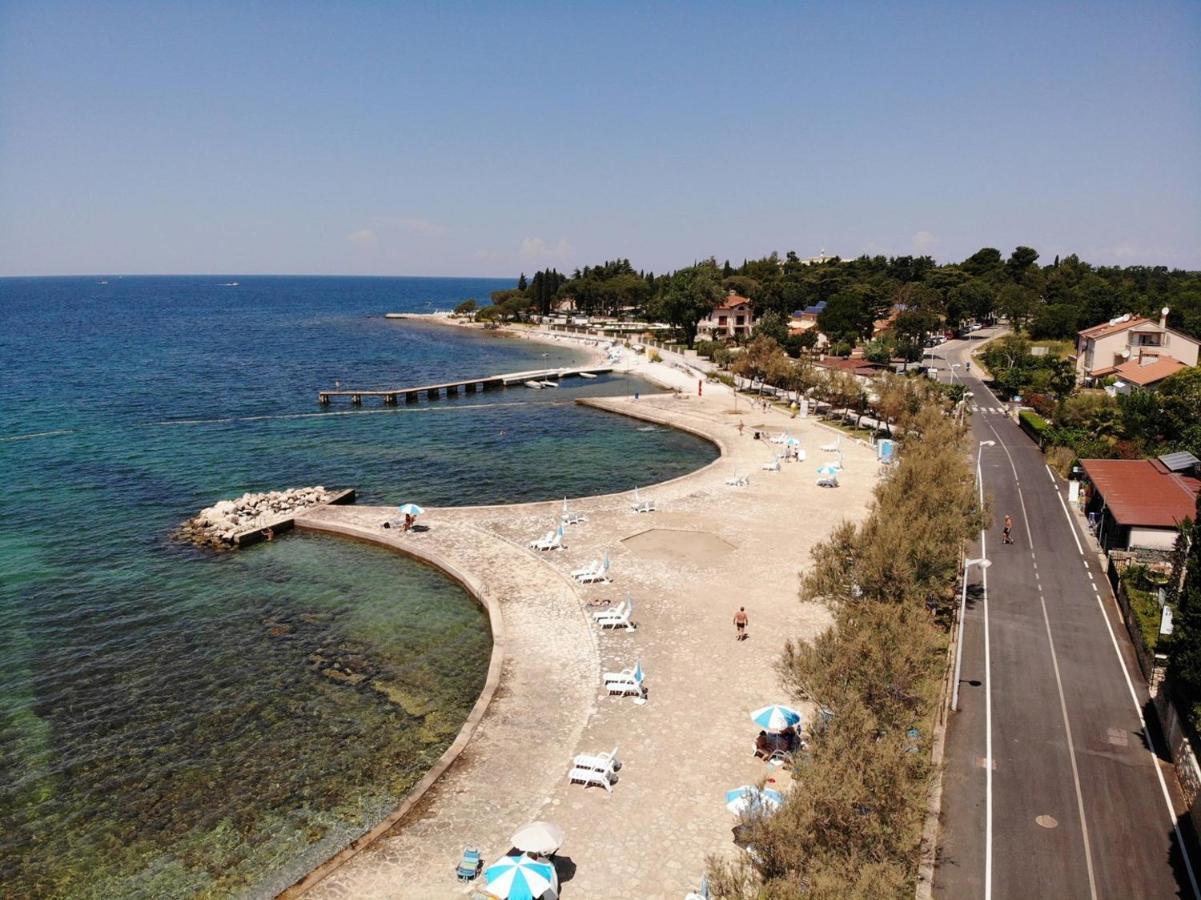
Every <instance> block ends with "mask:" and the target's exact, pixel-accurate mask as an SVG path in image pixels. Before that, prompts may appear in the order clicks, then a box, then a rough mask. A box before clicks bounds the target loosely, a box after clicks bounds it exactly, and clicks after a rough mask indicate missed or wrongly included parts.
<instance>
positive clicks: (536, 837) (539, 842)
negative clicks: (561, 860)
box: [511, 822, 564, 856]
mask: <svg viewBox="0 0 1201 900" xmlns="http://www.w3.org/2000/svg"><path fill="white" fill-rule="evenodd" d="M563 838H564V834H563V829H562V828H560V827H559V826H558V825H555V824H554V823H553V822H530V823H529V824H528V825H523V826H521V827H520V828H518V829H517V831H515V832H514V833H513V837H512V839H511V840H512V843H513V846H514V847H516V848H517V849H518V850H521V851H522V852H524V853H534V854H536V855H538V856H550V855H551V854H553V853H554V852H555V851H557V850H558V849H559V847H560V846H562V844H563Z"/></svg>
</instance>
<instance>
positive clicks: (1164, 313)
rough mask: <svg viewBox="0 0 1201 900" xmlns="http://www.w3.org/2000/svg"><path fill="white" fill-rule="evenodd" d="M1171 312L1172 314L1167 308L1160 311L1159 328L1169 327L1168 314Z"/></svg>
mask: <svg viewBox="0 0 1201 900" xmlns="http://www.w3.org/2000/svg"><path fill="white" fill-rule="evenodd" d="M1169 312H1171V310H1170V309H1169V308H1168V307H1166V306H1165V307H1164V308H1163V309H1161V310H1160V311H1159V327H1160V328H1167V327H1168V313H1169Z"/></svg>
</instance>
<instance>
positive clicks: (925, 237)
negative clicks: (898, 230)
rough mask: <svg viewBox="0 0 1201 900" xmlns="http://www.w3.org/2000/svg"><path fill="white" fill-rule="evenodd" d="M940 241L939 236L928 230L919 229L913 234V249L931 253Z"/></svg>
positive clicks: (925, 253) (922, 252) (924, 253)
mask: <svg viewBox="0 0 1201 900" xmlns="http://www.w3.org/2000/svg"><path fill="white" fill-rule="evenodd" d="M937 243H938V238H936V237H935V236H934V235H932V234H931V233H930V232H928V231H919V232H918V233H917V234H915V235H914V236H913V249H914V250H916V251H917V252H918V253H921V254H923V255H927V254H929V252H930V251H931V250H933V249H934V245H935V244H937Z"/></svg>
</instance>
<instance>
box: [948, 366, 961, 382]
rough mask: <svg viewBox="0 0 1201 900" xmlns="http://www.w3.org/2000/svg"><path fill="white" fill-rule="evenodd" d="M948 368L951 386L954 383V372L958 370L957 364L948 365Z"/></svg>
mask: <svg viewBox="0 0 1201 900" xmlns="http://www.w3.org/2000/svg"><path fill="white" fill-rule="evenodd" d="M948 367H949V368H950V370H951V384H954V383H955V370H956V369H958V368H959V363H949V364H948Z"/></svg>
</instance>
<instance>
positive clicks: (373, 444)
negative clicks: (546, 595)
mask: <svg viewBox="0 0 1201 900" xmlns="http://www.w3.org/2000/svg"><path fill="white" fill-rule="evenodd" d="M102 281H107V283H101V282H102ZM235 281H236V282H237V285H236V286H234V285H230V284H228V283H229V282H235ZM509 286H511V284H509V283H507V282H501V281H494V280H481V279H418V278H265V277H238V276H232V277H178V278H158V277H136V278H133V277H128V278H117V277H112V276H108V277H98V278H54V279H0V397H2V400H0V480H2V483H3V485H4V509H3V516H2V517H0V572H2V573H3V578H2V580H0V678H2V679H3V683H4V685H5V690H4V691H3V692H2V693H0V884H3V885H4V886H5V892H6V893H10V894H11V895H13V896H55V897H114V896H121V897H143V896H144V897H175V896H228V895H246V896H264V895H269V894H271V893H272V892H273V891H274V890H276V889H278V888H279V887H282V886H283V885H285V884H287V883H289V882H290V881H291V880H293V879H294V878H295V877H297V876H298V875H300V874H302V873H303V871H304V870H305V869H306V868H307V867H310V866H311V865H312V864H313V863H315V862H317V861H319V860H320V859H321V858H323V857H324V856H326V855H328V854H329V853H330V852H332V850H334V849H336V847H337V846H338V845H340V844H341V843H344V842H345V841H346V840H347V839H348V838H349V837H351V836H353V835H354V834H356V833H358V832H359V831H361V830H362V829H363V828H365V827H367V826H369V825H370V824H372V823H373V822H374V821H377V820H378V818H379V817H380V816H381V815H382V814H383V813H384V812H386V811H387V810H388V809H389V808H390V807H391V806H392V805H394V804H395V802H396V801H397V799H398V798H399V797H401V796H403V794H404V793H405V791H406V790H407V789H408V788H409V787H410V786H411V785H412V784H413V783H414V782H415V781H416V780H417V779H418V778H420V776H421V775H422V774H423V772H424V771H425V770H426V769H427V768H428V766H429V765H430V764H431V763H432V761H433V760H435V759H436V758H437V757H438V755H439V754H440V753H441V752H442V750H443V749H445V747H446V746H447V745H448V744H449V742H450V741H451V740H452V739H453V736H454V734H455V733H456V732H457V730H458V728H459V725H460V724H461V722H462V720H463V718H464V717H465V716H466V713H467V711H468V710H469V709H470V707H471V705H472V704H473V703H474V701H475V697H476V695H477V694H478V691H479V688H480V686H481V685H482V682H483V676H484V673H485V671H486V667H487V660H488V654H489V651H490V641H489V637H488V634H487V622H486V618H485V617H484V615H483V613H482V612H481V611H480V610H479V609H477V608H476V607H475V605H474V604H473V603H472V602H471V601H470V599H469V598H468V597H466V596H465V595H464V594H463V592H462V591H461V590H460V589H459V588H458V587H457V586H455V585H453V584H451V583H450V582H448V581H446V580H445V579H443V578H442V577H441V576H440V575H438V574H437V573H435V572H432V571H430V570H428V569H426V568H424V567H422V566H419V565H417V564H415V563H412V562H409V561H406V560H404V559H401V558H398V557H394V556H392V555H390V554H387V553H384V552H383V551H379V550H375V549H372V548H369V547H364V546H359V545H356V544H351V543H343V542H338V541H335V540H332V539H321V538H313V537H303V536H289V537H287V538H286V539H282V540H278V541H275V542H273V543H271V544H268V545H260V546H259V547H256V548H253V549H251V550H248V551H244V552H241V553H236V554H219V555H215V554H211V553H207V552H202V551H197V550H194V549H192V548H190V547H185V546H180V545H178V544H176V543H174V542H172V541H171V540H170V538H169V535H170V532H171V531H172V529H173V528H175V527H176V526H177V525H178V524H179V523H180V522H181V521H182V520H183V519H185V518H187V517H188V516H190V515H192V514H193V513H194V512H196V511H197V510H198V509H200V508H201V507H204V506H208V505H210V504H212V503H213V502H215V501H216V500H218V499H221V498H223V497H230V496H235V495H238V494H241V493H242V492H243V491H246V490H269V489H275V488H283V487H291V486H300V485H312V484H323V485H325V486H327V487H335V486H355V487H357V488H358V489H359V492H360V500H361V502H381V503H382V502H388V503H392V502H395V503H399V502H403V501H406V500H415V501H417V502H419V503H423V504H434V505H437V504H465V503H497V502H510V501H519V500H530V499H545V498H551V497H560V496H564V495H580V494H589V493H598V492H604V491H610V490H617V489H622V488H626V487H628V486H630V485H632V484H634V483H642V484H645V483H648V482H652V481H656V480H660V479H663V478H668V477H672V476H675V475H678V474H681V473H683V472H685V471H689V470H691V469H694V468H696V467H697V466H699V465H701V464H703V463H704V462H706V461H708V460H709V459H711V458H712V456H713V450H712V449H711V448H710V447H708V446H707V445H705V444H703V443H702V442H700V441H698V440H697V439H695V438H693V437H690V436H688V435H682V434H678V433H675V432H671V431H667V430H661V429H652V430H647V429H646V428H645V426H639V425H638V423H636V422H633V421H627V420H625V419H622V418H619V417H613V416H609V415H607V414H604V413H599V412H597V411H595V410H589V409H583V408H578V407H576V406H575V405H574V404H573V403H572V402H571V400H572V399H573V398H574V397H577V396H581V395H583V394H586V393H597V394H604V393H616V392H626V391H629V390H631V389H633V388H634V386H633V385H631V384H629V383H626V382H624V381H623V380H622V379H620V378H616V377H607V378H600V379H597V380H595V381H590V382H588V381H583V380H579V379H576V380H574V381H568V382H565V384H566V385H569V386H565V387H563V388H561V389H559V390H556V391H540V392H536V391H529V390H526V389H521V388H518V389H511V390H507V391H502V392H496V393H488V394H480V395H471V396H469V397H461V398H456V399H450V400H442V401H438V402H436V403H426V402H422V403H420V404H418V405H415V406H400V407H398V408H383V407H380V406H372V405H367V406H364V407H363V408H361V409H351V408H350V407H348V406H336V405H335V406H333V407H330V408H321V407H319V406H318V405H317V403H316V394H317V391H318V390H320V389H322V388H329V387H332V386H333V385H334V383H335V381H340V382H341V383H342V385H343V386H356V387H364V388H367V387H383V386H393V387H394V386H405V385H413V384H421V383H426V382H431V381H439V380H449V379H453V378H456V377H463V376H467V375H478V374H488V373H493V372H502V371H513V370H520V369H527V368H535V367H542V366H546V367H550V366H556V365H563V364H567V363H570V362H574V361H575V360H576V359H577V358H578V357H577V356H576V355H575V353H574V351H571V350H569V349H567V348H558V347H554V348H550V349H548V348H546V347H543V346H540V345H536V344H530V343H528V342H524V341H518V340H513V339H508V338H501V337H496V336H492V335H484V334H481V333H477V332H470V333H468V332H463V331H460V330H455V329H448V328H443V327H439V326H432V325H421V324H416V323H410V322H401V321H395V320H387V319H384V318H383V313H385V312H389V311H424V310H426V309H430V308H443V309H446V308H449V307H451V306H453V305H454V304H455V303H457V302H459V301H460V300H463V299H465V298H467V297H476V298H477V299H483V298H485V297H486V296H487V294H488V293H489V292H491V291H493V290H497V289H500V288H504V287H509ZM637 387H639V388H640V389H643V390H645V389H646V387H645V386H643V385H638V386H637Z"/></svg>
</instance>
